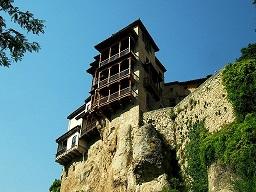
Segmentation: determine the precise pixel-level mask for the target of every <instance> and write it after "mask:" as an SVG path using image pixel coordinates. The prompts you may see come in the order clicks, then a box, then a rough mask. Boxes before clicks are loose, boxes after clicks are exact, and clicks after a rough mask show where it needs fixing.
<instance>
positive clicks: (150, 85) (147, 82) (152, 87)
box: [143, 77, 162, 100]
mask: <svg viewBox="0 0 256 192" xmlns="http://www.w3.org/2000/svg"><path fill="white" fill-rule="evenodd" d="M143 84H144V87H145V88H146V89H147V90H148V91H149V92H151V93H153V96H154V98H155V99H156V100H159V99H160V96H161V95H162V90H161V88H160V87H157V85H156V84H155V82H154V81H153V80H152V78H151V77H145V78H144V79H143Z"/></svg>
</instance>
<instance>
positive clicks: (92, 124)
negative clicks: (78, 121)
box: [81, 119, 97, 137]
mask: <svg viewBox="0 0 256 192" xmlns="http://www.w3.org/2000/svg"><path fill="white" fill-rule="evenodd" d="M96 122H97V121H96V119H94V120H92V121H86V123H85V125H84V126H83V128H82V129H81V137H83V136H88V135H90V133H91V132H93V131H94V129H96Z"/></svg>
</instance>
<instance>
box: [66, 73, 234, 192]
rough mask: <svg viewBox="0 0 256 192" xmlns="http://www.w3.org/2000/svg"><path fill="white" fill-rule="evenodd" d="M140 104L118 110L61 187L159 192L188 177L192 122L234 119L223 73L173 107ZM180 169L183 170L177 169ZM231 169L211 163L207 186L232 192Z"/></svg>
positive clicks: (80, 191)
mask: <svg viewBox="0 0 256 192" xmlns="http://www.w3.org/2000/svg"><path fill="white" fill-rule="evenodd" d="M140 117H141V116H140V111H139V107H137V106H135V107H131V109H130V110H126V111H125V112H122V113H121V114H119V116H118V115H115V116H114V117H113V118H112V120H111V122H108V123H106V125H105V126H104V127H101V129H100V130H99V131H100V135H101V138H99V139H97V140H96V141H91V142H90V144H88V145H89V148H88V152H87V153H86V154H85V155H84V157H81V158H80V159H77V160H74V161H73V162H72V163H71V164H70V165H67V166H66V167H65V169H64V170H63V173H62V184H61V192H112V191H113V192H117V191H118V192H122V191H128V192H151V191H152V192H158V191H162V189H163V188H164V187H166V186H167V187H171V183H169V180H170V178H172V177H173V176H175V175H176V176H177V173H179V172H181V173H183V175H184V176H186V172H185V170H186V166H187V164H186V157H185V146H186V144H187V143H188V142H189V137H188V135H189V131H190V128H191V125H192V124H193V123H196V122H199V121H202V120H204V121H205V125H206V128H207V129H208V130H209V131H210V132H214V131H218V130H219V129H221V127H222V126H223V125H225V124H228V123H231V122H233V121H234V119H235V116H234V112H233V108H232V106H231V104H230V103H229V102H228V100H227V92H226V90H225V89H224V86H223V84H222V75H221V73H218V74H217V75H215V76H213V77H211V78H210V79H208V80H207V81H206V82H205V83H204V84H202V85H201V86H200V87H199V88H198V89H197V90H195V91H194V92H193V93H192V94H190V95H189V96H188V97H186V98H185V99H184V100H183V101H181V102H180V103H179V104H178V105H177V106H176V107H174V108H163V109H159V110H155V111H149V112H147V113H144V114H143V117H141V118H143V123H144V124H143V125H142V126H139V125H138V124H139V123H136V122H141V120H142V119H140ZM177 167H178V168H180V169H181V170H180V169H177ZM231 176H232V173H231V172H229V170H227V169H224V168H222V167H220V166H219V165H212V166H211V167H210V168H209V171H208V178H209V179H208V180H209V191H211V192H215V191H216V192H220V191H222V192H224V191H227V192H228V191H232V188H230V186H231V185H230V183H231V180H229V179H228V178H229V177H231Z"/></svg>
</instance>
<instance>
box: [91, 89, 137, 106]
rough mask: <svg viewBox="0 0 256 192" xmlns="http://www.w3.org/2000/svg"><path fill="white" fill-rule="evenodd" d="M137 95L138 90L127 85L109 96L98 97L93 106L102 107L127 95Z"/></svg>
mask: <svg viewBox="0 0 256 192" xmlns="http://www.w3.org/2000/svg"><path fill="white" fill-rule="evenodd" d="M135 95H136V92H135V91H134V90H133V89H132V88H131V87H126V88H124V89H121V90H119V91H116V92H114V93H112V94H109V95H108V96H105V97H100V99H97V100H95V101H94V103H93V105H92V106H93V107H94V108H97V107H102V106H105V105H108V104H111V103H113V102H115V101H120V100H121V99H123V98H126V97H134V96H135Z"/></svg>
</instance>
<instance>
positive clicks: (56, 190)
mask: <svg viewBox="0 0 256 192" xmlns="http://www.w3.org/2000/svg"><path fill="white" fill-rule="evenodd" d="M60 186H61V181H60V180H59V179H55V180H54V181H53V183H52V185H51V186H50V188H49V192H60Z"/></svg>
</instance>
